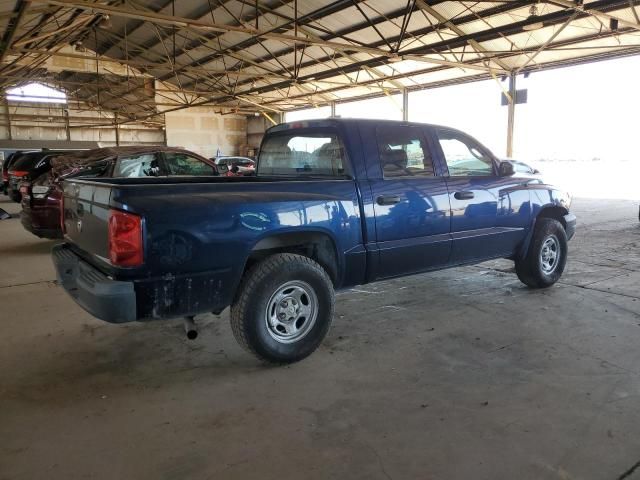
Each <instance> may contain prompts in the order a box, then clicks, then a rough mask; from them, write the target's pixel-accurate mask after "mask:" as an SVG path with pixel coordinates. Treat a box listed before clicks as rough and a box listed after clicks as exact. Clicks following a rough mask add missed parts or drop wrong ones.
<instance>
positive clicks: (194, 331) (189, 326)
mask: <svg viewBox="0 0 640 480" xmlns="http://www.w3.org/2000/svg"><path fill="white" fill-rule="evenodd" d="M193 319H194V317H193V316H190V317H184V331H185V333H186V334H187V338H188V339H189V340H195V339H196V338H198V328H197V327H196V322H194V321H193Z"/></svg>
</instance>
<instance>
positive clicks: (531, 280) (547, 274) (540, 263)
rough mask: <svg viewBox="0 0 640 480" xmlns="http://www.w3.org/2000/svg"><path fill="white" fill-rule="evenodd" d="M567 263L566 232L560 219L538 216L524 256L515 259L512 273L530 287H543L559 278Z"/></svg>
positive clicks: (548, 285)
mask: <svg viewBox="0 0 640 480" xmlns="http://www.w3.org/2000/svg"><path fill="white" fill-rule="evenodd" d="M566 263H567V234H566V232H565V230H564V228H563V226H562V224H561V223H560V222H558V221H557V220H554V219H552V218H540V219H538V221H537V222H536V227H535V230H534V232H533V237H532V238H531V243H530V244H529V250H528V251H527V254H526V255H525V257H524V258H518V259H516V273H517V274H518V278H519V279H520V281H521V282H522V283H524V284H525V285H527V286H528V287H531V288H547V287H550V286H551V285H553V284H554V283H556V282H557V281H558V280H560V277H561V276H562V272H564V267H565V264H566Z"/></svg>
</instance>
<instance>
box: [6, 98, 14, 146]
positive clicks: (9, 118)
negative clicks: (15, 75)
mask: <svg viewBox="0 0 640 480" xmlns="http://www.w3.org/2000/svg"><path fill="white" fill-rule="evenodd" d="M4 109H5V110H4V111H5V113H6V115H7V136H8V137H9V140H13V134H12V133H11V113H9V102H8V101H7V98H6V97H5V99H4Z"/></svg>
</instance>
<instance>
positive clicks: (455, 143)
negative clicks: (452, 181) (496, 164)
mask: <svg viewBox="0 0 640 480" xmlns="http://www.w3.org/2000/svg"><path fill="white" fill-rule="evenodd" d="M437 133H438V140H439V141H440V146H441V147H442V153H443V154H444V158H445V160H446V161H447V167H448V168H449V175H451V176H452V177H475V176H491V175H493V174H494V172H493V160H492V158H491V155H489V153H488V152H487V151H486V150H485V149H484V148H483V147H482V146H481V145H480V144H479V143H478V142H476V141H474V140H472V139H471V138H469V137H467V136H464V135H461V134H460V133H458V132H453V131H449V130H438V132H437Z"/></svg>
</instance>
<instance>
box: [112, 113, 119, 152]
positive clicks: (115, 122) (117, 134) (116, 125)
mask: <svg viewBox="0 0 640 480" xmlns="http://www.w3.org/2000/svg"><path fill="white" fill-rule="evenodd" d="M113 122H114V125H115V127H116V147H119V146H120V129H119V128H118V114H117V113H116V114H115V115H114V117H113Z"/></svg>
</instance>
